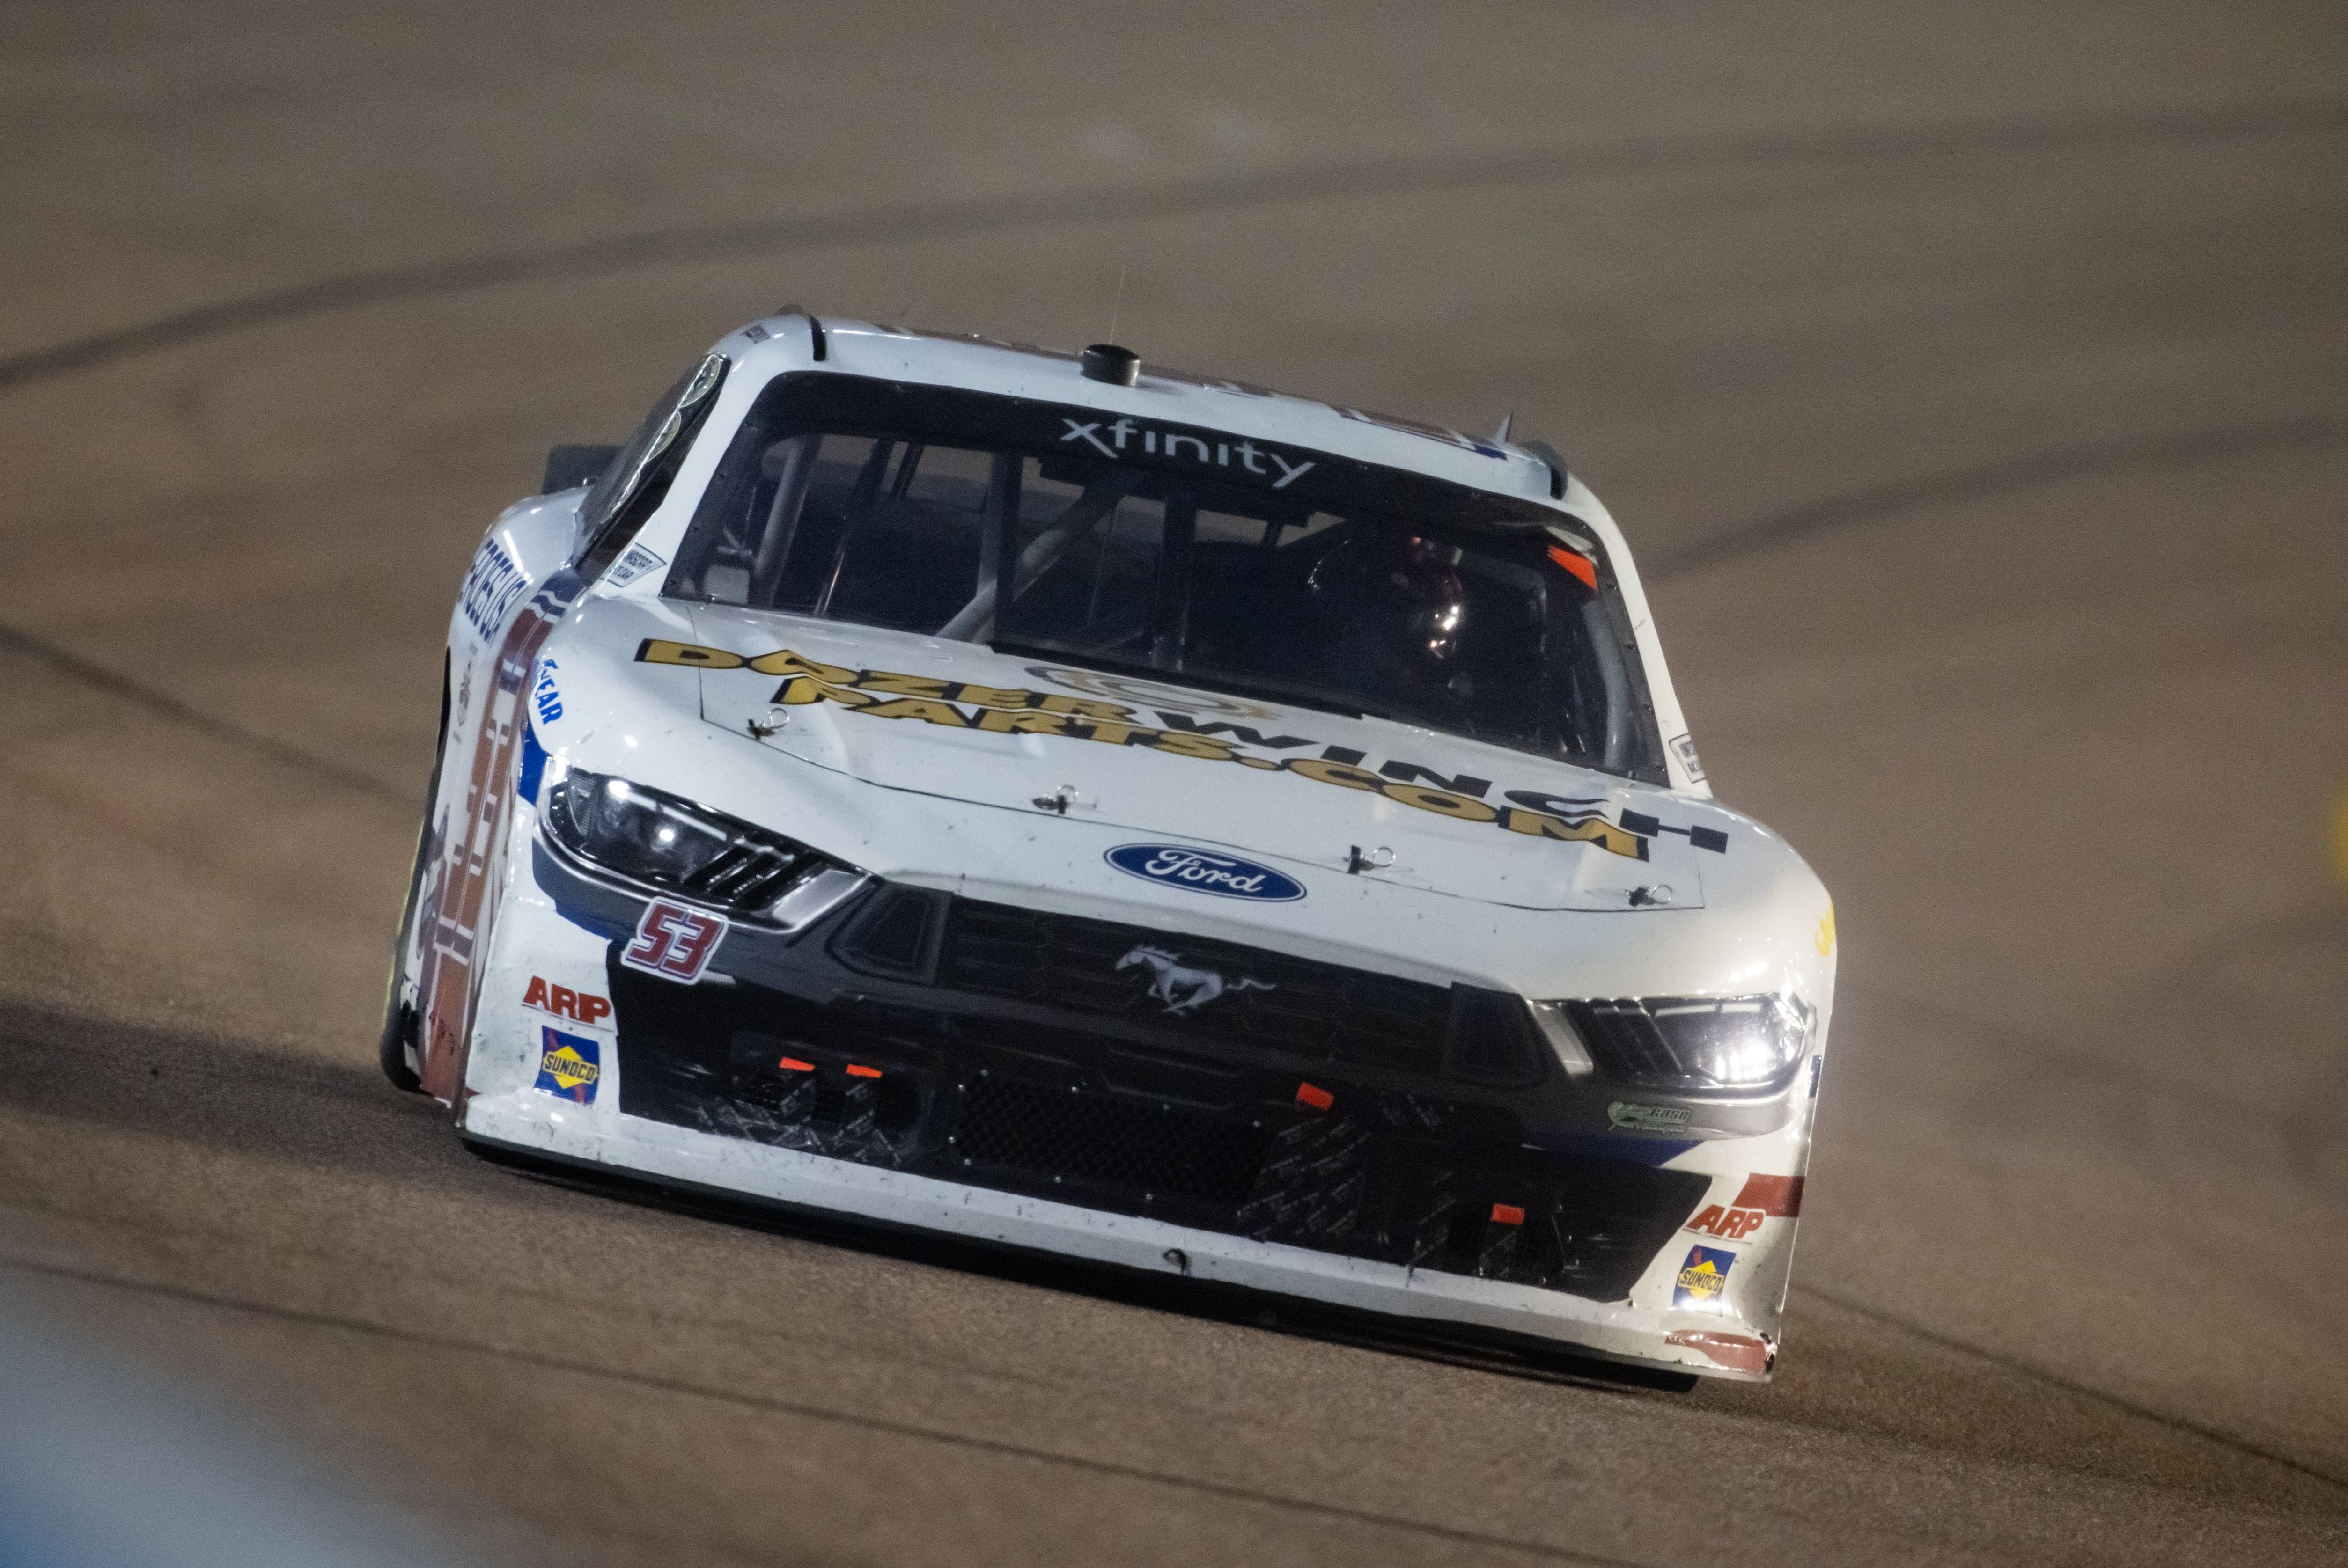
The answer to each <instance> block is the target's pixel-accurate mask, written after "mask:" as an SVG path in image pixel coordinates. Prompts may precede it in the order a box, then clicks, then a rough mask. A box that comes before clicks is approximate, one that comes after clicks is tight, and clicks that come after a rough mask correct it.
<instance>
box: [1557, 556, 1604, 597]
mask: <svg viewBox="0 0 2348 1568" xmlns="http://www.w3.org/2000/svg"><path fill="white" fill-rule="evenodd" d="M1549 559H1551V560H1553V561H1555V562H1556V563H1557V564H1558V565H1560V566H1561V567H1563V568H1564V569H1566V570H1568V571H1570V572H1571V573H1572V574H1573V575H1574V576H1576V577H1578V578H1580V579H1581V580H1582V581H1583V582H1584V583H1587V584H1588V585H1589V587H1590V591H1591V592H1592V593H1595V592H1597V591H1598V563H1597V562H1596V561H1594V560H1591V559H1590V558H1589V557H1588V556H1585V555H1576V554H1574V552H1573V551H1571V550H1570V549H1567V548H1565V547H1564V546H1563V545H1551V546H1550V547H1549Z"/></svg>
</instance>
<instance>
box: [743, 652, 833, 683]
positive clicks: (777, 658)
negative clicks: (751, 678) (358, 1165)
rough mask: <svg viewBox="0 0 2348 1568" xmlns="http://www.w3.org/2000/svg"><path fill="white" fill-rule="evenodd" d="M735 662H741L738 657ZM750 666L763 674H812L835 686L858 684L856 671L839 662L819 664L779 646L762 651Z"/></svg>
mask: <svg viewBox="0 0 2348 1568" xmlns="http://www.w3.org/2000/svg"><path fill="white" fill-rule="evenodd" d="M734 662H735V663H736V664H739V663H740V662H741V661H740V660H738V659H736V661H734ZM750 668H751V669H753V670H756V671H757V672H758V673H759V674H761V675H812V676H814V677H815V678H816V679H817V680H819V681H829V682H831V683H832V684H833V685H835V686H853V685H855V684H856V671H853V670H842V669H841V668H840V667H839V665H837V664H819V663H817V662H816V661H814V660H812V659H802V658H800V657H799V656H798V654H796V653H794V652H792V651H790V650H789V649H788V648H778V649H776V650H775V651H773V652H772V653H762V654H760V655H759V656H758V657H757V658H756V659H753V660H751V661H750Z"/></svg>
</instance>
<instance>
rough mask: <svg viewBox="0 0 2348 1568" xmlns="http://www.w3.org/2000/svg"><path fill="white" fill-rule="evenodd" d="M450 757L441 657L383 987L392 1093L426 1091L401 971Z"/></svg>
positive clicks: (385, 1059) (384, 1055)
mask: <svg viewBox="0 0 2348 1568" xmlns="http://www.w3.org/2000/svg"><path fill="white" fill-rule="evenodd" d="M447 757H448V654H446V653H445V652H444V653H443V654H441V656H440V733H439V739H438V741H436V742H435V743H433V747H432V776H431V779H430V780H429V782H427V784H425V786H424V817H423V820H422V821H420V822H418V823H417V825H416V863H415V864H414V865H413V866H409V867H408V871H407V903H406V904H405V905H404V906H403V907H401V909H400V913H399V934H398V935H397V936H396V937H395V938H393V939H392V947H391V974H390V978H389V979H386V981H385V982H384V998H383V1036H382V1039H381V1040H379V1041H378V1043H377V1056H378V1060H379V1061H381V1062H382V1064H383V1075H384V1076H385V1077H386V1078H388V1079H389V1080H391V1084H392V1087H393V1088H395V1089H403V1090H406V1091H407V1092H408V1093H410V1094H421V1093H422V1092H423V1091H424V1085H423V1083H422V1081H420V1080H418V1079H417V1076H416V1070H415V1069H414V1068H412V1067H410V1066H409V1065H408V1054H407V1053H408V1051H409V1050H410V1048H412V1047H413V1046H414V1045H415V1043H416V1024H417V1019H416V1009H414V1008H413V1007H410V1006H409V1005H408V1004H407V1002H405V1001H403V1000H402V999H400V994H399V991H400V985H399V981H400V970H401V968H403V967H404V966H405V964H406V963H407V938H408V936H409V934H410V932H411V931H412V929H413V927H415V924H416V902H417V898H418V897H421V896H422V894H423V891H424V861H425V852H426V851H427V849H428V848H429V847H430V845H431V837H432V807H433V804H434V803H435V802H437V801H438V800H439V798H440V764H442V762H443V761H445V760H446V759H447Z"/></svg>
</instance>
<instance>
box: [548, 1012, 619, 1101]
mask: <svg viewBox="0 0 2348 1568" xmlns="http://www.w3.org/2000/svg"><path fill="white" fill-rule="evenodd" d="M538 1032H539V1037H540V1044H541V1050H540V1051H539V1056H538V1087H539V1088H540V1089H541V1090H543V1091H545V1092H547V1093H549V1094H560V1095H561V1096H562V1098H564V1099H565V1100H569V1101H573V1102H577V1103H578V1104H581V1105H592V1104H593V1103H595V1085H596V1083H597V1081H599V1080H601V1079H602V1076H603V1061H602V1055H603V1042H602V1041H601V1040H590V1039H588V1038H587V1037H586V1036H585V1035H583V1034H565V1033H563V1032H562V1031H561V1030H559V1029H541V1030H539V1031H538Z"/></svg>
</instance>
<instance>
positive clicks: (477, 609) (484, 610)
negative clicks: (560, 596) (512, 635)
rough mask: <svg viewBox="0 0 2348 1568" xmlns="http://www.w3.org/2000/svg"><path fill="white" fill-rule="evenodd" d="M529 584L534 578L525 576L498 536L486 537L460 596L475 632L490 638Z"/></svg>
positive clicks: (460, 606)
mask: <svg viewBox="0 0 2348 1568" xmlns="http://www.w3.org/2000/svg"><path fill="white" fill-rule="evenodd" d="M529 587H530V579H528V578H526V577H524V576H523V575H522V570H521V568H520V567H519V566H517V565H516V564H514V559H513V557H511V556H510V555H508V554H506V552H505V551H504V550H503V549H501V548H499V545H498V541H497V540H496V538H485V539H483V540H482V541H481V548H479V549H478V550H476V551H474V552H473V566H472V569H471V570H469V571H468V572H467V573H466V574H465V586H464V588H463V589H461V590H460V591H459V592H458V595H457V604H458V608H459V609H461V610H463V611H464V614H465V620H466V623H467V624H468V625H469V626H471V627H472V629H473V632H474V635H475V636H478V637H487V636H489V634H490V633H491V632H494V631H495V630H497V629H498V627H499V625H500V624H502V623H503V622H504V620H505V618H506V616H507V614H508V613H509V612H510V611H511V610H512V609H513V607H514V600H518V599H520V597H521V596H522V594H523V592H524V591H525V590H527V589H529Z"/></svg>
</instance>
